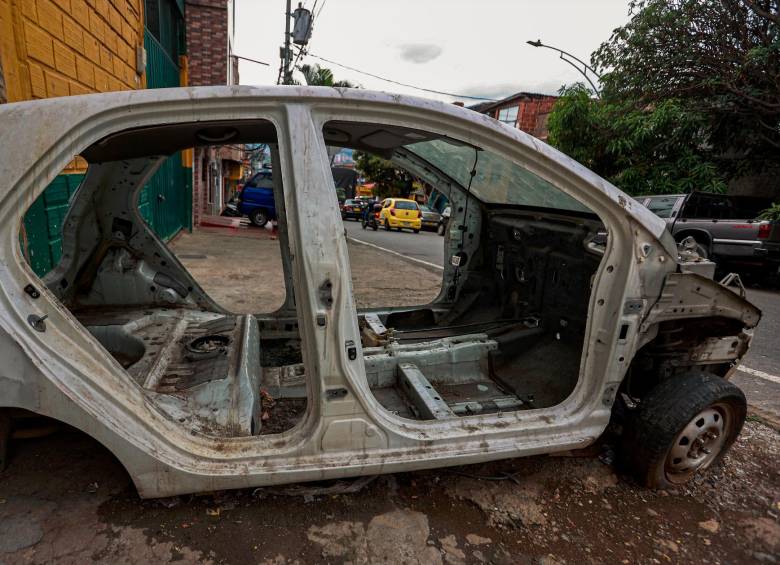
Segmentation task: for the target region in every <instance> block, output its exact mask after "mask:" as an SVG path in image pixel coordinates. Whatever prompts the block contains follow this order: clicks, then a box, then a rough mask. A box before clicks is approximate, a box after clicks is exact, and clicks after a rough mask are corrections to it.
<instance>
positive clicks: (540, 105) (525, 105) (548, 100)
mask: <svg viewBox="0 0 780 565" xmlns="http://www.w3.org/2000/svg"><path fill="white" fill-rule="evenodd" d="M556 100H558V97H557V96H545V95H539V94H533V95H525V96H524V97H514V98H512V99H510V100H507V102H506V103H502V104H498V105H496V106H491V107H490V109H489V110H487V111H485V113H486V114H488V115H490V116H492V117H494V118H496V119H498V113H499V112H500V111H501V110H502V109H504V108H512V107H515V106H516V107H517V123H516V124H515V126H516V127H517V129H521V130H523V131H524V132H526V133H530V134H531V135H533V136H535V137H538V138H539V139H547V116H548V115H549V113H550V112H551V111H552V109H553V106H555V102H556Z"/></svg>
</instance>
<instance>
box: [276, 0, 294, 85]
mask: <svg viewBox="0 0 780 565" xmlns="http://www.w3.org/2000/svg"><path fill="white" fill-rule="evenodd" d="M291 17H292V0H287V9H286V10H285V12H284V47H282V52H281V58H282V66H281V69H280V70H279V78H280V79H281V83H282V84H292V69H291V68H290V64H291V63H292V49H290V18H291ZM277 82H279V81H277Z"/></svg>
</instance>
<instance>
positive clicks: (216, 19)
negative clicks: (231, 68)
mask: <svg viewBox="0 0 780 565" xmlns="http://www.w3.org/2000/svg"><path fill="white" fill-rule="evenodd" d="M227 2H228V0H198V1H197V2H192V3H190V2H188V3H187V9H186V11H185V27H186V30H187V58H188V59H189V84H190V85H192V86H215V85H221V84H227V83H228V10H227Z"/></svg>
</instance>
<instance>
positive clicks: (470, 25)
mask: <svg viewBox="0 0 780 565" xmlns="http://www.w3.org/2000/svg"><path fill="white" fill-rule="evenodd" d="M235 2H236V4H235V5H236V37H235V48H234V49H235V52H236V54H238V55H242V56H244V57H251V58H254V59H259V60H261V61H266V62H268V63H271V66H270V67H263V66H260V65H257V64H254V63H250V62H247V61H240V63H239V65H240V67H239V74H240V82H241V84H253V85H257V84H260V85H263V84H266V85H267V84H275V83H276V78H277V74H278V70H279V46H280V45H281V44H282V41H283V39H284V37H283V36H284V6H285V0H235ZM313 5H314V0H307V1H306V2H305V3H304V6H305V7H307V8H309V9H312V6H313ZM295 6H297V0H294V1H293V8H294V7H295ZM320 8H322V12H321V13H320V16H319V18H318V19H316V20H315V22H314V30H313V34H312V39H311V42H310V44H309V51H310V52H311V53H312V54H315V55H320V56H321V57H325V58H327V59H330V60H332V61H337V62H339V63H342V64H344V65H347V66H350V67H354V68H357V69H360V70H363V71H368V72H371V73H373V74H377V75H381V76H384V77H387V78H391V79H394V80H396V81H400V82H404V83H408V84H412V85H415V86H421V87H425V88H430V89H435V90H441V91H446V92H454V93H459V94H465V95H472V96H484V97H488V98H501V97H503V96H507V95H509V94H512V93H514V92H518V91H529V92H540V93H545V94H555V93H556V92H557V90H558V89H559V88H560V87H561V85H563V84H570V83H573V82H576V81H577V80H581V77H580V76H579V75H578V73H577V71H575V70H574V69H572V68H571V67H570V66H569V65H567V64H566V63H565V62H563V61H561V60H559V59H558V55H557V53H555V52H553V51H550V50H547V49H541V48H534V47H531V46H529V45H526V43H525V42H526V40H529V39H531V40H536V39H541V40H542V41H543V42H545V43H547V44H550V45H555V46H556V47H559V48H561V49H565V50H566V51H569V52H571V53H573V54H575V55H577V56H578V57H580V58H581V59H583V60H585V61H588V60H589V57H590V53H591V52H592V51H593V50H595V49H596V48H597V47H598V46H599V45H600V44H601V42H603V41H605V40H606V39H608V38H609V36H610V34H611V32H612V30H613V29H614V28H616V27H618V26H621V25H623V24H625V23H626V22H627V21H628V0H317V6H316V11H319V10H320ZM315 13H316V12H315ZM301 62H306V63H310V64H312V63H319V64H321V65H323V66H326V67H328V68H330V69H331V70H332V71H333V73H334V75H335V77H336V79H337V80H338V79H346V80H350V81H352V82H356V83H358V84H360V85H361V86H363V87H364V88H369V89H373V90H385V91H389V92H400V93H404V94H414V95H417V96H428V97H432V98H438V99H441V100H445V101H451V100H453V98H450V97H447V96H440V95H436V94H429V93H424V92H420V91H418V90H414V89H411V88H406V87H403V86H398V85H394V84H390V83H387V82H384V81H381V80H378V79H375V78H372V77H369V76H365V75H361V74H359V73H357V72H354V71H351V70H347V69H344V68H341V67H339V66H337V65H335V64H332V63H326V62H323V61H320V60H318V59H316V58H314V57H312V56H308V57H305V59H304V60H303V61H301Z"/></svg>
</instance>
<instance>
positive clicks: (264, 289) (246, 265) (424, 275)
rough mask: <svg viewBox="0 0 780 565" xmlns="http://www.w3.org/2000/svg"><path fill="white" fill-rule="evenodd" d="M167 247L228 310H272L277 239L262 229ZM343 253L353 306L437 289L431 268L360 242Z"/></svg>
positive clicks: (278, 283)
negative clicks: (348, 264)
mask: <svg viewBox="0 0 780 565" xmlns="http://www.w3.org/2000/svg"><path fill="white" fill-rule="evenodd" d="M410 237H411V236H410ZM171 248H172V249H173V251H174V253H176V255H177V256H178V257H179V259H180V260H181V262H182V264H183V265H184V266H185V267H186V268H187V269H188V270H189V271H190V273H192V276H193V277H194V278H195V280H197V281H198V283H200V285H201V286H202V287H203V289H204V290H205V291H206V292H207V293H208V294H209V295H210V296H211V297H212V298H214V300H216V301H217V303H219V304H220V305H221V306H223V307H224V308H226V309H228V310H230V311H232V312H236V313H241V314H258V313H262V312H273V311H274V310H276V309H277V308H279V307H280V306H281V305H282V304H283V303H284V298H285V289H284V275H283V273H282V259H281V252H280V249H279V241H278V240H276V239H271V235H270V231H268V230H260V229H245V230H241V231H240V232H239V233H238V234H231V233H230V232H226V231H225V230H220V229H213V230H210V231H206V230H200V231H198V232H194V233H191V234H189V233H183V234H181V235H180V236H179V237H177V238H176V240H175V241H174V242H173V243H172V245H171ZM349 257H350V262H351V264H352V287H353V292H354V296H355V300H356V301H357V305H358V307H359V308H362V307H368V306H410V305H415V304H427V303H428V302H430V301H431V300H433V299H434V298H435V297H436V295H437V294H438V293H439V289H440V288H441V274H439V273H437V272H436V271H433V270H429V269H426V268H424V267H421V266H418V265H414V264H411V263H407V262H405V261H402V260H400V259H398V258H396V257H391V256H387V255H385V254H383V253H382V252H380V251H377V250H375V249H372V248H369V247H366V246H365V245H360V244H357V243H350V244H349Z"/></svg>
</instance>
